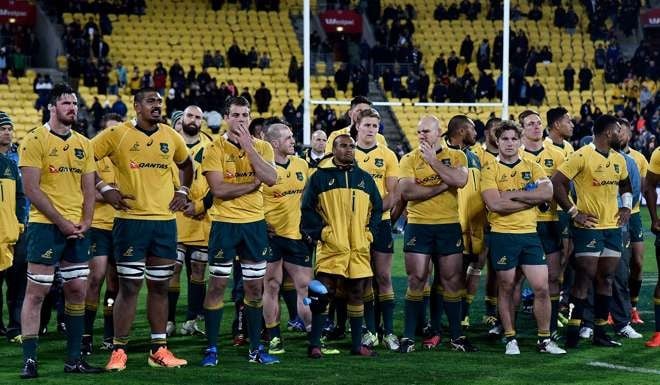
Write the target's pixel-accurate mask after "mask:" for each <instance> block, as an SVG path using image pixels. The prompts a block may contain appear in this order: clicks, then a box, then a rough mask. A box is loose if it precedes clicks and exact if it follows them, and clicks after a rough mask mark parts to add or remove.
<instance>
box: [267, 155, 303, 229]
mask: <svg viewBox="0 0 660 385" xmlns="http://www.w3.org/2000/svg"><path fill="white" fill-rule="evenodd" d="M275 165H276V168H277V182H276V183H275V184H274V185H273V186H272V187H269V186H264V190H263V195H264V213H265V217H266V222H268V224H270V225H271V226H273V228H274V229H275V234H277V235H279V236H280V237H284V238H289V239H301V238H302V236H301V235H300V215H301V214H300V202H301V200H302V194H303V190H304V189H305V183H307V178H308V173H309V166H308V165H307V162H306V161H305V160H303V159H301V158H299V157H297V156H290V157H288V159H287V161H286V163H285V164H279V163H276V164H275Z"/></svg>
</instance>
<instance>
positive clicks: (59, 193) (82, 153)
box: [18, 124, 96, 223]
mask: <svg viewBox="0 0 660 385" xmlns="http://www.w3.org/2000/svg"><path fill="white" fill-rule="evenodd" d="M18 166H19V167H36V168H38V169H40V170H41V180H40V181H39V188H40V189H41V191H43V192H44V194H46V196H48V199H49V200H50V201H51V203H52V204H53V207H55V209H56V210H57V211H58V212H59V213H60V214H61V215H62V216H63V217H64V218H65V219H67V220H70V221H72V222H74V223H77V222H79V221H80V220H81V218H82V203H83V192H82V186H81V181H82V176H83V175H84V174H88V173H91V172H94V171H96V164H95V163H94V150H93V149H92V146H91V145H90V143H89V139H87V138H85V137H84V136H82V135H80V134H79V133H77V132H75V131H73V130H72V131H71V133H70V134H69V135H68V136H67V137H66V138H63V137H60V136H58V135H56V134H55V133H53V132H51V131H50V127H49V126H48V124H46V125H44V126H41V127H37V128H35V129H34V130H32V131H30V132H29V133H28V134H27V135H26V136H25V137H24V138H23V141H22V143H21V149H20V150H19V161H18ZM30 222H33V223H52V222H51V221H50V219H48V218H47V217H46V216H45V215H44V214H42V213H41V212H40V211H39V210H37V207H36V206H35V205H30Z"/></svg>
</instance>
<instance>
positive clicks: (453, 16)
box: [447, 3, 459, 20]
mask: <svg viewBox="0 0 660 385" xmlns="http://www.w3.org/2000/svg"><path fill="white" fill-rule="evenodd" d="M458 15H459V11H458V5H456V3H452V4H451V5H450V6H449V8H447V20H458Z"/></svg>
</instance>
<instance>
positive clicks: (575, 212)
mask: <svg viewBox="0 0 660 385" xmlns="http://www.w3.org/2000/svg"><path fill="white" fill-rule="evenodd" d="M567 213H568V215H570V216H571V218H575V217H577V215H578V209H577V207H575V206H571V208H570V209H568V211H567Z"/></svg>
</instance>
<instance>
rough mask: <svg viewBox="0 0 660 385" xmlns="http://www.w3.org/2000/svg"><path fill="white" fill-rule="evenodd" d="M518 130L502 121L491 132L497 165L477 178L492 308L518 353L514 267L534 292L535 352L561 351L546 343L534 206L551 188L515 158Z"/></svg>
mask: <svg viewBox="0 0 660 385" xmlns="http://www.w3.org/2000/svg"><path fill="white" fill-rule="evenodd" d="M520 131H521V130H520V127H519V126H518V125H517V124H516V123H515V122H513V121H503V122H502V123H500V124H499V125H498V126H497V128H496V129H495V136H496V138H497V144H498V148H499V156H498V161H497V162H496V163H490V164H488V165H487V166H486V167H484V170H483V172H482V174H481V195H482V197H483V199H484V203H485V204H486V207H487V208H488V222H489V223H490V226H491V233H490V239H489V242H490V258H491V265H492V266H493V268H494V269H495V271H496V275H497V283H498V292H497V293H498V296H497V304H498V307H499V314H500V321H501V322H502V327H503V328H504V337H505V340H506V350H505V354H520V349H519V348H518V342H517V340H516V331H515V325H514V323H515V321H514V319H515V315H514V313H515V308H514V302H513V291H514V289H515V287H516V281H517V279H516V278H517V277H516V275H517V269H518V268H520V269H521V271H522V274H524V275H525V277H526V278H527V280H528V281H529V284H530V286H531V287H532V290H533V291H534V316H535V318H536V325H537V328H538V332H537V335H538V341H537V348H538V350H539V351H540V352H542V353H550V354H563V353H566V351H564V350H563V349H561V348H559V346H557V344H556V343H555V342H554V341H552V340H551V339H550V296H549V294H548V266H547V264H546V260H545V254H544V252H543V246H542V244H541V239H540V238H539V236H538V234H536V231H537V230H536V227H537V224H536V219H537V211H536V206H537V205H540V204H543V203H545V202H547V201H549V200H551V199H552V184H551V183H550V180H549V179H548V177H547V175H546V174H545V172H544V171H543V169H542V168H541V167H540V166H539V165H538V164H536V162H535V161H534V160H531V159H526V158H520V156H519V152H518V151H519V149H520V134H521V132H520Z"/></svg>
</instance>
